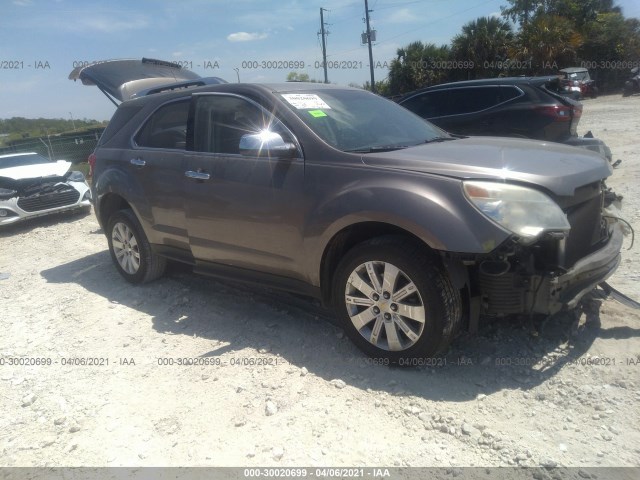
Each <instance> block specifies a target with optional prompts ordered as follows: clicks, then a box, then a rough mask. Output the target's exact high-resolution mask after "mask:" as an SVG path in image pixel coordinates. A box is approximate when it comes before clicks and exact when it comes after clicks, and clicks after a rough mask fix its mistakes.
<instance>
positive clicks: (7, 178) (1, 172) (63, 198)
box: [0, 153, 91, 226]
mask: <svg viewBox="0 0 640 480" xmlns="http://www.w3.org/2000/svg"><path fill="white" fill-rule="evenodd" d="M70 167H71V162H68V161H65V160H58V161H57V162H54V161H50V160H48V159H47V158H45V157H43V156H42V155H39V154H37V153H14V154H10V155H0V226H3V225H7V224H10V223H15V222H18V221H20V220H24V219H27V218H32V217H39V216H41V215H48V214H50V213H56V212H62V211H65V210H73V209H76V208H85V209H88V208H90V207H91V190H90V189H89V186H88V185H87V182H86V180H85V178H84V175H83V174H82V172H78V171H72V170H69V169H70Z"/></svg>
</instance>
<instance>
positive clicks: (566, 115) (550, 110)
mask: <svg viewBox="0 0 640 480" xmlns="http://www.w3.org/2000/svg"><path fill="white" fill-rule="evenodd" d="M575 110H576V111H577V110H578V109H577V108H576V109H575ZM536 111H537V112H539V113H541V114H542V115H546V116H548V117H553V118H555V119H556V120H558V121H560V122H569V121H571V107H565V106H564V105H563V106H559V105H552V106H548V107H536ZM581 113H582V110H580V114H581ZM580 114H576V112H575V111H574V115H575V116H580Z"/></svg>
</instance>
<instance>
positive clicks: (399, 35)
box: [328, 0, 496, 57]
mask: <svg viewBox="0 0 640 480" xmlns="http://www.w3.org/2000/svg"><path fill="white" fill-rule="evenodd" d="M495 1H496V0H486V1H484V2H481V3H478V4H476V5H474V6H472V7H469V8H466V9H464V10H460V11H458V12H454V13H452V14H451V15H447V16H444V17H440V18H438V19H436V20H433V21H431V22H427V23H423V24H422V25H421V26H419V27H417V28H413V29H411V30H407V31H405V32H402V33H400V34H398V35H394V36H393V37H390V38H387V39H386V40H384V41H382V42H377V43H376V45H384V44H386V43H389V42H390V41H391V40H395V39H396V38H399V37H402V36H404V35H407V34H409V33H413V32H417V31H418V30H423V29H424V28H426V27H428V26H430V25H433V24H436V23H439V22H441V21H442V20H446V19H447V18H451V17H455V16H456V15H460V14H462V13H466V12H469V11H471V10H473V9H475V8H478V7H481V6H483V5H487V4H488V3H492V2H495ZM410 3H422V2H417V1H412V2H404V3H402V4H394V6H398V5H406V4H410ZM381 8H384V7H379V8H378V10H380V9H381ZM358 50H360V48H350V49H348V50H343V51H341V52H336V53H334V54H331V55H328V56H329V57H337V56H340V55H343V54H345V53H351V52H355V51H358Z"/></svg>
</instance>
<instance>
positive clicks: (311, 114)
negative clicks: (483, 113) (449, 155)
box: [281, 90, 453, 153]
mask: <svg viewBox="0 0 640 480" xmlns="http://www.w3.org/2000/svg"><path fill="white" fill-rule="evenodd" d="M281 96H282V98H283V99H284V100H285V103H286V104H287V106H288V107H289V108H290V109H291V110H293V111H294V112H295V113H296V115H297V116H298V117H300V119H302V121H303V122H304V123H306V124H307V125H308V126H309V127H310V128H311V129H312V130H313V131H314V132H315V133H316V134H317V135H318V136H320V137H321V138H322V139H323V140H324V141H325V142H327V143H328V144H329V145H331V146H332V147H335V148H337V149H339V150H342V151H345V152H365V153H366V152H371V151H381V150H396V149H399V148H406V147H410V146H414V145H418V144H421V143H426V142H429V141H434V140H440V139H453V137H451V136H450V135H449V134H448V133H446V132H445V131H444V130H441V129H439V128H438V127H436V126H435V125H432V124H431V123H429V122H427V121H426V120H423V119H422V118H420V117H418V116H416V115H414V114H413V113H411V112H409V111H408V110H406V109H405V108H403V107H401V106H399V105H398V104H396V103H394V102H392V101H390V100H386V99H384V98H382V97H379V96H377V95H374V94H372V93H369V92H365V91H358V90H317V91H316V92H309V91H307V92H288V93H287V92H285V93H282V94H281Z"/></svg>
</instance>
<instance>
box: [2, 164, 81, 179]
mask: <svg viewBox="0 0 640 480" xmlns="http://www.w3.org/2000/svg"><path fill="white" fill-rule="evenodd" d="M69 167H71V162H67V161H65V160H58V161H57V162H50V163H38V164H35V165H24V166H21V167H9V168H0V177H5V178H11V179H12V180H24V179H26V178H40V177H62V176H63V175H64V174H65V173H67V172H68V171H69Z"/></svg>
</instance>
